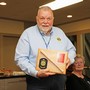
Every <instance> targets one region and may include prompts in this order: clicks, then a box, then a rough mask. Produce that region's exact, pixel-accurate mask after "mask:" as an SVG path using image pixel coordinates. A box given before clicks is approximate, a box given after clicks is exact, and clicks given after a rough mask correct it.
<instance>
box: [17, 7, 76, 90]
mask: <svg viewBox="0 0 90 90" xmlns="http://www.w3.org/2000/svg"><path fill="white" fill-rule="evenodd" d="M36 21H37V25H35V26H32V27H30V28H27V29H26V30H25V31H24V32H23V34H22V35H21V37H20V39H19V41H18V44H17V47H16V53H15V61H16V62H17V65H18V66H19V67H20V68H21V69H22V70H23V71H24V72H25V73H26V74H27V77H26V81H27V90H55V89H56V90H64V86H65V80H66V78H65V75H61V74H60V75H59V74H55V73H52V72H49V70H40V71H37V70H36V69H35V67H36V57H37V53H38V49H39V48H43V49H51V50H61V51H67V52H68V60H67V63H66V65H67V68H68V66H69V65H70V62H71V63H72V62H73V61H74V57H75V55H76V53H75V51H76V49H75V47H74V46H73V44H72V43H71V42H70V40H69V39H68V38H67V37H66V35H65V34H64V32H63V31H62V30H61V29H59V28H57V27H54V26H53V21H54V15H53V12H52V10H51V8H49V7H47V6H45V7H41V8H39V10H38V13H37V16H36Z"/></svg>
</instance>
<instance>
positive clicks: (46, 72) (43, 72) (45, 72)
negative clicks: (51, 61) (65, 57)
mask: <svg viewBox="0 0 90 90" xmlns="http://www.w3.org/2000/svg"><path fill="white" fill-rule="evenodd" d="M55 74H56V73H52V72H50V71H49V70H40V71H38V73H37V77H48V76H50V75H55Z"/></svg>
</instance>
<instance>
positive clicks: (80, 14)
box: [0, 0, 90, 25]
mask: <svg viewBox="0 0 90 90" xmlns="http://www.w3.org/2000/svg"><path fill="white" fill-rule="evenodd" d="M0 1H5V2H6V3H7V5H6V6H0V19H11V20H20V21H27V22H35V17H36V14H37V10H38V7H39V6H41V5H43V4H46V3H48V2H50V1H54V0H0ZM68 14H72V15H73V17H72V18H70V19H68V18H67V17H66V16H67V15H68ZM54 16H55V21H54V25H61V24H65V23H70V22H74V21H79V20H84V19H89V18H90V0H84V1H83V2H81V3H77V4H74V5H72V6H68V7H66V8H62V9H58V10H55V11H54Z"/></svg>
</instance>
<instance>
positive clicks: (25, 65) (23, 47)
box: [15, 32, 38, 77]
mask: <svg viewBox="0 0 90 90" xmlns="http://www.w3.org/2000/svg"><path fill="white" fill-rule="evenodd" d="M30 50H31V48H30V43H29V41H28V35H27V32H23V34H22V35H21V37H20V39H19V41H18V43H17V46H16V51H15V62H16V64H17V65H18V66H19V67H20V68H21V70H22V71H24V72H25V73H26V74H28V75H31V76H34V77H36V74H37V72H38V71H36V69H35V66H33V64H32V62H30V60H29V54H30Z"/></svg>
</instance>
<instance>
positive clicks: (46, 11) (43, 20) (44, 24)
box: [36, 6, 54, 33]
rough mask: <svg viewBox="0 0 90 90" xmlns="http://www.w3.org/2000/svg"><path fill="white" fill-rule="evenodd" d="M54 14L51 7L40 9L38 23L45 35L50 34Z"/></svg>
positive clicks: (37, 17)
mask: <svg viewBox="0 0 90 90" xmlns="http://www.w3.org/2000/svg"><path fill="white" fill-rule="evenodd" d="M53 20H54V16H53V12H52V10H51V8H50V7H47V6H44V7H41V8H39V10H38V13H37V16H36V21H37V25H38V27H39V29H40V30H41V31H43V32H44V33H48V32H50V30H51V28H52V25H53Z"/></svg>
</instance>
